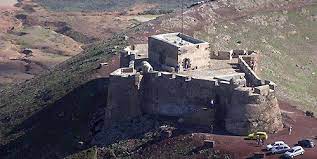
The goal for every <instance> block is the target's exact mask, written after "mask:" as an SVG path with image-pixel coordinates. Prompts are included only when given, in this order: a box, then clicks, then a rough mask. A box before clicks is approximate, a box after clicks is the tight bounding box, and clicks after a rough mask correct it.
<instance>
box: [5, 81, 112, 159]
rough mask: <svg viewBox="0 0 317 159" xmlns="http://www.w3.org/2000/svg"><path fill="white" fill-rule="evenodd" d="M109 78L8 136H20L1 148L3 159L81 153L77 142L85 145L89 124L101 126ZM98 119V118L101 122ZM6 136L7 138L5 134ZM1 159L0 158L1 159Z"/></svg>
mask: <svg viewBox="0 0 317 159" xmlns="http://www.w3.org/2000/svg"><path fill="white" fill-rule="evenodd" d="M108 83H109V79H108V78H99V79H95V80H92V81H89V82H87V83H85V84H83V85H81V86H80V87H78V88H76V89H74V90H73V91H72V92H70V93H68V94H67V95H66V96H65V97H63V98H61V99H60V100H58V101H56V102H55V103H54V104H51V105H48V106H43V107H45V108H43V109H41V110H40V111H38V112H36V113H35V114H33V115H32V116H31V117H30V118H28V119H27V120H25V121H24V122H22V123H21V124H20V125H18V126H17V127H15V129H14V130H12V131H11V132H10V135H12V134H17V135H22V136H21V137H19V138H17V139H16V140H14V141H12V142H10V143H9V144H7V145H4V146H2V147H0V156H2V157H3V158H24V159H36V158H50V159H51V158H64V157H65V156H68V155H69V154H73V153H76V152H78V151H80V150H81V148H79V147H78V143H79V142H81V141H82V142H84V143H86V142H88V141H89V140H90V136H91V131H90V129H91V127H92V126H94V125H93V124H91V121H92V120H95V121H97V123H103V122H102V121H98V120H103V119H102V116H103V111H102V110H103V108H104V106H106V102H107V91H108ZM98 115H99V116H101V118H100V119H97V118H98ZM7 135H9V134H7ZM2 157H1V158H2Z"/></svg>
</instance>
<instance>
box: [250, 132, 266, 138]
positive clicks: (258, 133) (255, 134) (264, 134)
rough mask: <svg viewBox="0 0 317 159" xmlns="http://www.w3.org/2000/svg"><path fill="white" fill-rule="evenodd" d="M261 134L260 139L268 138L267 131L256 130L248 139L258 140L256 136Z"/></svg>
mask: <svg viewBox="0 0 317 159" xmlns="http://www.w3.org/2000/svg"><path fill="white" fill-rule="evenodd" d="M258 135H259V137H260V139H262V140H267V139H268V135H267V134H266V132H255V133H251V134H249V135H248V136H247V137H246V139H249V140H256V137H257V136H258Z"/></svg>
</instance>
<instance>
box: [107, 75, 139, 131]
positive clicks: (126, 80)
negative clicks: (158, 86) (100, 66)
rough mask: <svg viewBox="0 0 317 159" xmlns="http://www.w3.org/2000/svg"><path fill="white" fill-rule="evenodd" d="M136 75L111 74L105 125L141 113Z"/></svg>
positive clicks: (137, 77)
mask: <svg viewBox="0 0 317 159" xmlns="http://www.w3.org/2000/svg"><path fill="white" fill-rule="evenodd" d="M139 78H141V77H140V76H138V75H128V76H121V75H111V76H110V85H109V88H108V103H107V107H106V111H105V116H106V119H105V125H106V127H107V126H109V125H110V124H111V123H112V122H117V121H122V120H127V119H130V118H134V117H136V116H139V115H141V114H142V111H141V107H140V105H141V103H140V99H139V86H138V80H139Z"/></svg>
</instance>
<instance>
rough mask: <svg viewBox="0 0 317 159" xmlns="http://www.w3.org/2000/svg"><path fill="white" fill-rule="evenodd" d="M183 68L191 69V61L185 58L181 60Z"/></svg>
mask: <svg viewBox="0 0 317 159" xmlns="http://www.w3.org/2000/svg"><path fill="white" fill-rule="evenodd" d="M183 68H184V70H188V69H190V68H191V61H190V59H189V58H185V59H184V60H183Z"/></svg>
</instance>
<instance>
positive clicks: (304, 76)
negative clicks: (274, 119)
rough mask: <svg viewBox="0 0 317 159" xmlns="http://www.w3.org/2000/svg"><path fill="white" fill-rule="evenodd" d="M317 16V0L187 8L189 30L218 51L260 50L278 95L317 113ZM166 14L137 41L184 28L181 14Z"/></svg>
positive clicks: (264, 72)
mask: <svg viewBox="0 0 317 159" xmlns="http://www.w3.org/2000/svg"><path fill="white" fill-rule="evenodd" d="M176 14H177V13H176ZM316 15H317V1H316V0H308V1H302V0H293V1H287V0H285V1H284V0H279V1H255V2H252V3H250V2H247V1H239V2H238V1H219V2H212V3H207V4H204V5H201V6H200V7H196V8H194V9H190V10H187V11H186V12H185V13H184V21H185V22H184V32H185V33H186V34H189V35H193V36H194V37H197V38H201V39H204V40H206V41H208V42H210V44H211V49H212V50H215V51H218V50H228V51H229V50H231V49H250V50H256V51H258V52H260V53H261V63H260V67H261V72H260V74H261V76H262V77H263V78H266V79H270V80H272V81H274V82H276V83H277V85H278V88H279V90H278V96H279V97H280V98H282V99H284V100H288V101H291V102H295V105H298V107H299V108H300V109H302V110H305V111H306V110H311V111H314V112H315V113H317V83H316V82H314V81H316V79H317V72H316V71H317V70H316V69H317V62H316V59H317V49H316V46H317V34H316V33H317V17H316ZM166 17H167V16H166ZM166 17H160V18H158V20H154V21H150V22H148V23H144V24H143V25H142V26H140V27H138V28H135V30H134V32H133V33H131V34H130V36H131V37H136V38H135V39H134V40H133V42H134V43H146V40H147V38H146V37H147V36H149V35H151V34H158V33H163V32H174V31H181V16H180V15H179V14H178V15H175V14H174V15H169V17H168V18H166Z"/></svg>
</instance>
